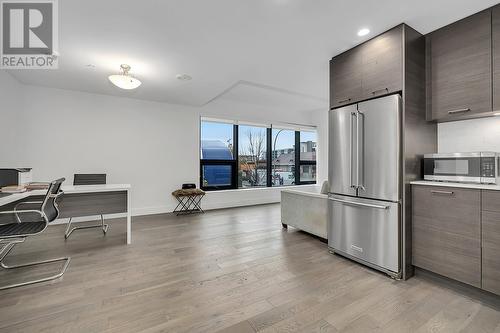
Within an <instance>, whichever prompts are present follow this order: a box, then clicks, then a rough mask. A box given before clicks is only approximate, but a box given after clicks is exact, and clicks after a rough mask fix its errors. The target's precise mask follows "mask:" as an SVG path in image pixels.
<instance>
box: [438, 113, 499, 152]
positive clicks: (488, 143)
mask: <svg viewBox="0 0 500 333" xmlns="http://www.w3.org/2000/svg"><path fill="white" fill-rule="evenodd" d="M473 151H495V152H500V117H489V118H481V119H472V120H463V121H456V122H449V123H441V124H438V152H440V153H451V152H473Z"/></svg>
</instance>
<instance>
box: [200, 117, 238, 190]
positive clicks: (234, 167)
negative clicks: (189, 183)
mask: <svg viewBox="0 0 500 333" xmlns="http://www.w3.org/2000/svg"><path fill="white" fill-rule="evenodd" d="M205 121H206V120H205ZM201 122H203V120H201V121H200V140H199V141H200V142H199V144H200V154H201V140H202V136H201ZM213 122H216V121H213ZM237 152H238V125H236V124H233V151H232V153H233V159H232V160H213V159H202V158H201V156H200V188H201V189H202V190H204V191H220V190H235V189H237V188H238V155H237V154H236V153H237ZM206 165H229V166H231V184H230V185H223V186H213V185H212V186H204V185H203V167H204V166H206Z"/></svg>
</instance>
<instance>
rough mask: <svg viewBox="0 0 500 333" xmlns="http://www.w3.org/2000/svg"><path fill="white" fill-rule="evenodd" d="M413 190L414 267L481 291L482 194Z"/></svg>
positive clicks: (446, 189) (444, 189)
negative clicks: (479, 288)
mask: <svg viewBox="0 0 500 333" xmlns="http://www.w3.org/2000/svg"><path fill="white" fill-rule="evenodd" d="M412 189H413V193H412V196H413V218H412V223H413V228H412V229H413V236H412V238H413V251H412V253H413V258H412V261H413V264H414V265H415V266H417V267H421V268H424V269H427V270H429V271H432V272H435V273H437V274H440V275H443V276H446V277H449V278H452V279H455V280H457V281H460V282H463V283H467V284H470V285H472V286H475V287H481V191H480V190H470V189H458V188H449V187H437V186H413V188H412Z"/></svg>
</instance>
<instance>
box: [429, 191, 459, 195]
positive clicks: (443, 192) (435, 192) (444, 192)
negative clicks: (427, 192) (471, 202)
mask: <svg viewBox="0 0 500 333" xmlns="http://www.w3.org/2000/svg"><path fill="white" fill-rule="evenodd" d="M431 193H434V194H446V195H453V193H454V192H453V191H435V190H433V191H431Z"/></svg>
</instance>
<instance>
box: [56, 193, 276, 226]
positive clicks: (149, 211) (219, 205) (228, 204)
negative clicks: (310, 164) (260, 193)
mask: <svg viewBox="0 0 500 333" xmlns="http://www.w3.org/2000/svg"><path fill="white" fill-rule="evenodd" d="M278 202H280V199H279V198H278V199H270V198H260V199H257V198H256V199H247V200H241V201H234V200H232V201H225V202H220V201H219V202H214V203H211V202H210V201H208V202H202V208H203V209H204V210H213V209H223V208H235V207H244V206H253V205H263V204H270V203H278ZM174 208H175V207H172V206H158V207H140V208H132V216H145V215H155V214H166V213H172V211H173V210H174ZM123 217H127V214H125V213H120V214H108V215H105V216H104V218H105V219H114V218H123ZM98 220H100V216H97V215H96V216H85V217H75V218H73V220H72V223H79V222H88V221H98ZM68 221H69V219H68V218H64V219H57V220H56V221H55V222H53V223H52V224H66V223H68Z"/></svg>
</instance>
